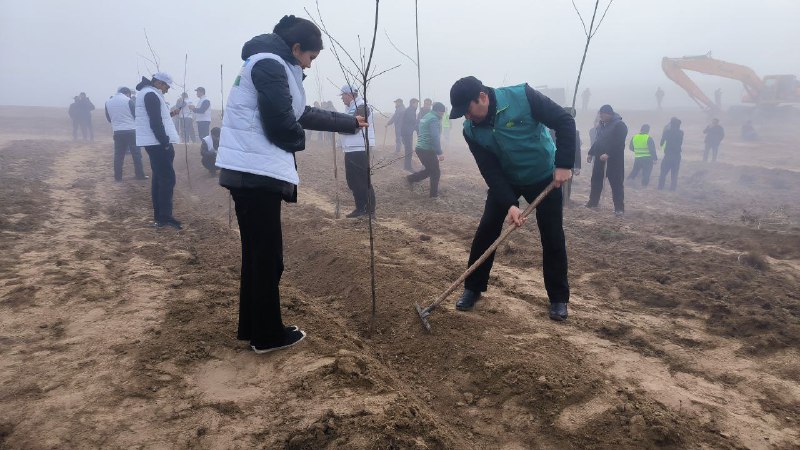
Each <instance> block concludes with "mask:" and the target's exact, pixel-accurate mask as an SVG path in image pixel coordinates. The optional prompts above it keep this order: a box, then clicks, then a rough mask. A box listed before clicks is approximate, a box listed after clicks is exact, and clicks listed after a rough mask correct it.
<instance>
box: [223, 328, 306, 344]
mask: <svg viewBox="0 0 800 450" xmlns="http://www.w3.org/2000/svg"><path fill="white" fill-rule="evenodd" d="M283 329H284V330H285V331H284V332H285V333H289V332H291V331H297V330H299V329H300V328H298V327H297V325H288V326H285V327H283ZM236 339H238V340H240V341H250V340H252V339H250V337H248V336H247V335H245V334H237V335H236Z"/></svg>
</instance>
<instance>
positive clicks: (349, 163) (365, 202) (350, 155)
mask: <svg viewBox="0 0 800 450" xmlns="http://www.w3.org/2000/svg"><path fill="white" fill-rule="evenodd" d="M339 92H340V95H341V97H342V103H344V105H345V107H346V108H347V110H346V111H345V113H347V114H350V115H351V116H361V117H367V121H368V123H369V125H370V126H369V127H368V128H367V129H366V130H364V131H362V132H361V133H356V134H344V133H340V136H341V138H340V139H339V142H340V145H341V147H342V151H343V152H344V173H345V178H346V179H347V187H348V188H350V190H351V191H352V192H353V199H354V200H355V203H356V207H355V209H354V210H353V212H351V213H350V214H347V216H346V217H347V218H350V219H352V218H354V217H360V216H365V215H367V214H373V213H374V212H375V191H374V190H373V189H370V186H369V178H368V175H369V159H367V151H366V150H367V148H366V146H365V145H364V134H363V133H368V138H369V144H370V146H374V145H375V129H374V127H373V126H372V108H369V109H367V108H368V107H367V105H366V104H365V103H364V99H362V98H361V97H359V96H358V89H355V88H353V87H352V86H350V85H344V86H342V89H341V90H340V91H339Z"/></svg>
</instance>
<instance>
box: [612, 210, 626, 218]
mask: <svg viewBox="0 0 800 450" xmlns="http://www.w3.org/2000/svg"><path fill="white" fill-rule="evenodd" d="M614 215H615V216H619V217H621V216H624V215H625V211H623V210H621V209H617V210H615V211H614Z"/></svg>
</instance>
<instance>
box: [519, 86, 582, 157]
mask: <svg viewBox="0 0 800 450" xmlns="http://www.w3.org/2000/svg"><path fill="white" fill-rule="evenodd" d="M525 95H526V96H527V97H528V104H530V107H531V115H533V118H534V119H536V120H537V121H539V122H541V123H542V124H544V126H546V127H547V128H550V129H552V130H555V132H556V161H555V164H556V167H558V168H560V169H571V168H572V167H573V165H574V164H575V132H576V131H577V129H576V128H575V119H573V118H572V116H571V115H570V114H569V113H568V112H567V111H566V110H565V109H564V108H562V107H561V106H560V105H558V104H557V103H556V102H554V101H552V100H550V98H549V97H547V96H546V95H544V94H542V93H541V92H538V91H536V90H534V89H533V88H532V87H530V86H528V85H527V84H526V85H525Z"/></svg>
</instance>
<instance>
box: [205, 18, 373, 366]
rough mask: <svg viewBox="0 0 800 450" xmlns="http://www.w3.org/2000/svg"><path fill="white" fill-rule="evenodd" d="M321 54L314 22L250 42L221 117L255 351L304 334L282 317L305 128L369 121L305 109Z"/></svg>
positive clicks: (243, 333)
mask: <svg viewBox="0 0 800 450" xmlns="http://www.w3.org/2000/svg"><path fill="white" fill-rule="evenodd" d="M320 50H322V32H321V31H320V30H319V28H317V26H316V25H314V23H313V22H311V21H309V20H307V19H301V18H299V17H295V16H284V17H283V18H282V19H281V20H280V22H278V24H277V25H275V28H274V30H273V32H272V33H270V34H262V35H260V36H256V37H254V38H253V39H250V40H249V41H247V42H246V43H245V44H244V46H243V47H242V60H244V64H243V65H242V68H241V71H240V72H239V76H238V77H237V78H236V80H235V81H234V83H233V87H232V88H231V91H230V94H229V95H228V101H227V103H226V105H225V117H224V118H223V119H222V132H221V133H220V141H219V149H218V152H217V159H216V165H217V167H219V168H220V169H221V170H220V174H219V184H220V185H221V186H223V187H225V188H227V189H228V190H230V192H231V196H232V197H233V202H234V205H235V207H236V219H237V221H238V223H239V232H240V237H241V239H242V275H241V283H240V288H239V327H238V330H237V333H236V337H237V338H238V339H240V340H243V341H249V342H250V347H251V348H252V349H253V351H255V352H256V353H259V354H260V353H267V352H272V351H275V350H280V349H285V348H288V347H291V346H293V345H295V344H297V343H298V342H300V341H302V340H303V338H304V337H305V336H306V333H305V331H303V330H302V329H299V328H298V327H296V326H293V325H289V326H286V325H285V324H284V323H283V319H282V316H281V302H280V288H279V285H280V280H281V276H282V274H283V248H284V245H283V237H282V225H281V202H282V201H287V202H297V186H298V184H299V183H300V176H299V173H298V171H297V162H296V160H295V153H296V152H299V151H302V150H304V149H305V146H306V130H316V131H330V132H349V133H356V131H357V130H358V129H359V128H361V127H366V126H367V123H366V122H365V121H364V118H363V117H353V116H349V115H346V114H341V113H336V112H332V111H324V110H321V109H318V108H313V107H310V106H307V105H306V94H305V89H304V88H303V78H304V75H303V69H307V68H309V67H311V62H312V61H313V60H314V59H315V58H316V57H317V56H318V55H319V52H320Z"/></svg>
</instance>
